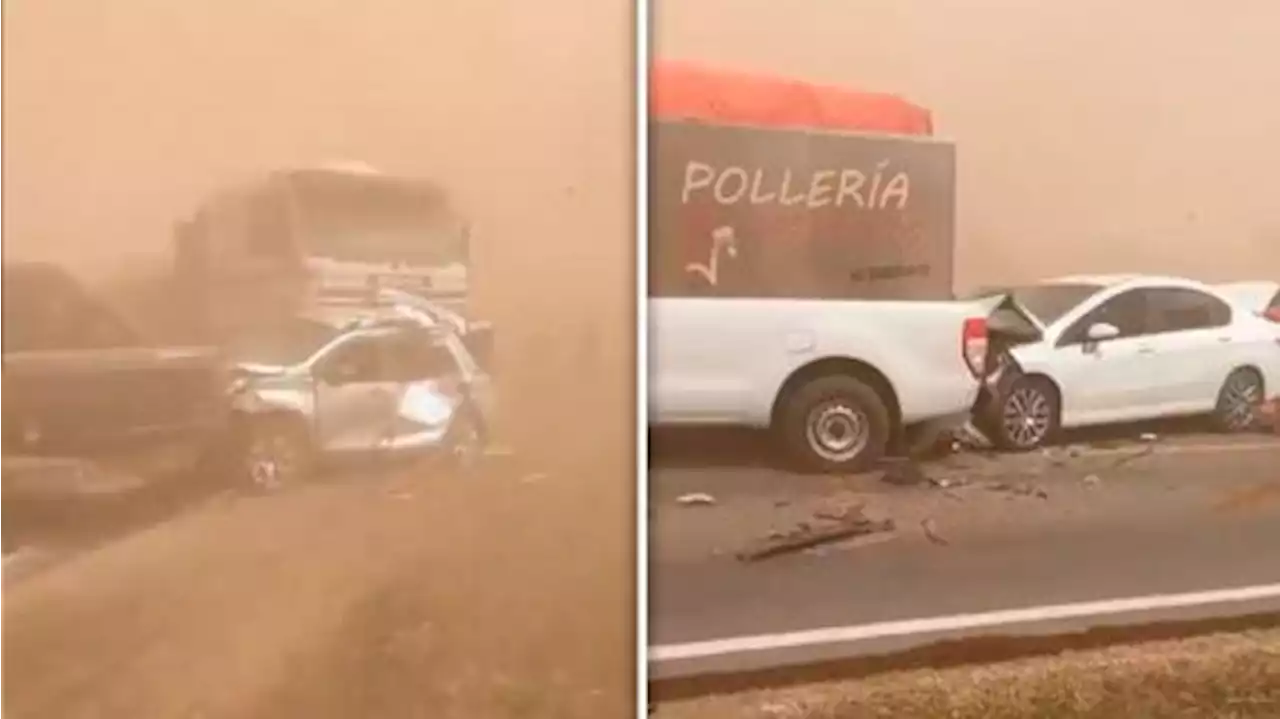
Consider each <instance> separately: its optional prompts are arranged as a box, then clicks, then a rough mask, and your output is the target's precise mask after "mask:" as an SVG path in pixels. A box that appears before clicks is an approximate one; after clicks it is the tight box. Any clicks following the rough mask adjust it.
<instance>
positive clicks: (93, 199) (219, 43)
mask: <svg viewBox="0 0 1280 719" xmlns="http://www.w3.org/2000/svg"><path fill="white" fill-rule="evenodd" d="M631 17H632V15H631V11H630V9H629V8H628V7H627V3H625V2H599V1H593V0H552V2H540V3H522V2H516V1H514V0H433V1H432V2H415V1H413V0H362V2H360V3H351V2H339V1H338V0H219V1H218V2H171V1H170V0H112V1H110V2H108V1H106V0H14V1H13V2H5V3H4V30H5V33H4V60H5V62H4V130H5V135H4V140H5V142H4V181H5V182H4V190H5V198H4V199H5V213H4V233H5V250H6V253H7V254H8V255H9V256H10V257H13V256H22V257H46V258H57V259H60V260H64V261H70V262H72V263H73V264H74V265H75V267H76V269H77V270H78V271H81V272H91V273H102V272H105V271H107V270H110V269H114V268H115V267H117V266H120V265H122V264H129V263H136V262H137V261H140V260H139V258H148V259H149V258H154V257H155V256H157V255H160V254H161V253H167V252H168V242H169V238H170V235H169V233H170V231H171V229H172V226H173V223H174V222H175V221H176V220H178V219H179V218H180V217H182V216H185V215H186V214H188V213H190V212H191V211H192V210H193V209H194V208H195V206H196V204H197V202H198V201H199V200H200V199H201V198H202V197H203V196H204V194H205V193H207V192H209V191H210V190H212V189H214V188H216V187H219V186H222V185H225V184H228V183H232V182H239V181H244V180H251V179H254V178H255V175H256V173H260V172H264V171H266V170H269V169H272V168H277V167H282V166H293V165H300V164H312V163H319V162H326V161H333V160H358V161H364V162H368V163H370V164H372V165H373V166H375V167H377V168H379V169H383V170H386V171H390V172H399V173H409V174H419V175H426V176H430V177H433V178H435V179H438V180H439V181H440V182H441V183H442V184H444V185H446V186H448V187H449V188H451V189H452V190H454V191H455V192H456V194H457V199H458V200H459V201H460V203H461V204H462V205H463V206H464V207H465V208H466V209H467V210H468V212H469V214H470V215H471V216H472V218H473V219H474V222H475V239H476V244H477V252H478V253H480V255H481V261H480V266H479V267H478V268H477V275H479V278H478V281H479V282H480V285H481V293H482V294H484V295H486V299H487V300H490V301H489V302H487V304H488V305H489V306H491V307H494V306H495V305H494V303H493V302H492V300H494V299H498V298H497V297H496V296H497V295H499V294H504V292H505V290H504V289H503V288H504V286H505V285H506V284H507V280H510V279H518V280H520V281H521V282H522V283H523V282H524V281H525V280H528V281H529V282H528V284H522V287H521V289H520V292H519V295H520V299H519V305H520V307H521V308H522V309H524V310H531V309H532V310H535V311H536V310H537V309H538V308H541V307H546V309H547V310H548V311H550V310H551V309H552V307H553V306H555V307H559V306H562V305H565V304H571V303H585V302H590V303H592V304H595V305H598V306H599V311H601V312H604V313H606V314H607V316H608V320H609V321H610V322H617V321H623V320H624V318H625V317H628V316H629V312H630V304H631V300H630V299H629V298H631V297H633V296H634V295H633V292H634V290H633V289H632V284H631V282H632V279H631V278H632V274H633V269H632V267H633V262H632V256H633V251H634V245H633V244H632V238H631V235H632V231H633V229H632V228H633V216H632V213H631V208H632V204H633V203H632V193H633V189H632V188H633V182H632V166H633V163H632V161H631V158H632V156H633V151H632V149H631V148H632V124H633V123H632V122H631V117H632V84H633V74H632V64H633V63H632V61H631V58H632V56H633V50H632V48H633V43H632V35H631V33H632V22H631ZM164 256H165V257H166V258H167V254H165V255H164ZM508 272H511V273H513V275H512V276H508V275H506V273H508ZM552 275H554V276H555V278H556V281H555V282H554V283H551V282H549V281H547V280H548V279H549V278H550V276H552ZM553 285H554V287H555V289H556V291H555V292H551V291H549V290H550V288H551V287H552V286H553ZM497 304H498V305H504V304H507V303H505V302H498V303H497ZM603 305H607V307H605V306H603Z"/></svg>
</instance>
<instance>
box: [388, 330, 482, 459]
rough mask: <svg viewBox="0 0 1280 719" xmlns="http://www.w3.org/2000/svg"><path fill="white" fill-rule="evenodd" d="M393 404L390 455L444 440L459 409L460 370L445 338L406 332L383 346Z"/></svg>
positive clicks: (390, 426) (461, 391) (399, 333)
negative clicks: (392, 451)
mask: <svg viewBox="0 0 1280 719" xmlns="http://www.w3.org/2000/svg"><path fill="white" fill-rule="evenodd" d="M387 349H388V352H387V355H386V356H387V359H388V362H389V370H390V373H391V376H392V377H394V379H395V380H396V381H397V389H396V400H395V405H394V410H393V414H392V416H391V417H390V418H389V421H390V425H389V427H388V431H387V435H388V438H389V442H390V445H389V446H390V447H391V448H392V449H397V450H401V449H427V448H430V447H434V446H437V445H439V444H440V443H441V441H443V440H444V438H445V436H446V434H447V433H448V430H449V427H450V425H451V424H452V422H453V420H454V418H455V417H456V415H457V412H458V409H459V407H461V405H462V401H463V399H462V398H463V394H464V387H463V382H464V381H465V377H464V376H463V371H462V368H461V367H460V366H459V364H458V362H457V359H456V357H455V356H454V354H453V352H451V351H450V349H449V347H447V346H446V345H445V337H444V336H442V335H436V334H435V333H433V332H430V331H427V330H423V329H406V330H403V331H399V332H397V333H396V334H395V335H393V336H392V337H391V341H390V342H389V343H388V346H387Z"/></svg>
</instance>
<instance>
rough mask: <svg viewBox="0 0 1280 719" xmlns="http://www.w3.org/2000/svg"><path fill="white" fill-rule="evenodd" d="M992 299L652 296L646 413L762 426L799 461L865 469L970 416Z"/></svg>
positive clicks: (657, 418)
mask: <svg viewBox="0 0 1280 719" xmlns="http://www.w3.org/2000/svg"><path fill="white" fill-rule="evenodd" d="M1001 299H1003V298H1001V297H996V298H992V299H987V300H983V301H976V302H946V301H940V302H915V301H874V300H852V301H832V300H783V301H779V300H776V299H755V300H753V299H735V300H732V301H726V300H723V299H718V298H707V299H701V298H651V299H650V300H649V305H648V306H649V343H650V367H649V376H650V378H651V379H650V385H649V403H650V404H649V416H650V418H651V420H650V421H651V422H652V423H654V424H657V425H739V426H748V427H758V428H769V429H771V430H772V431H773V432H774V433H775V434H776V436H777V437H778V439H779V440H781V442H782V444H783V446H784V447H785V449H786V450H787V451H788V452H789V454H790V455H791V457H792V458H793V459H794V460H795V461H796V463H797V464H798V465H800V466H801V467H802V468H804V469H807V470H809V471H818V472H834V471H857V470H859V469H864V468H866V467H867V466H869V465H870V464H872V463H873V462H875V461H876V460H877V459H879V458H880V457H881V456H882V455H883V454H884V453H885V451H886V450H887V449H888V447H889V446H890V443H891V442H892V441H893V440H895V439H897V438H902V437H905V436H907V435H908V433H909V432H910V431H911V430H917V431H922V432H925V433H927V435H934V434H935V433H936V432H939V431H943V430H946V429H949V428H952V427H954V426H958V425H960V424H963V423H964V422H965V421H966V420H967V419H968V417H969V413H970V410H971V409H972V407H973V405H974V402H975V400H976V399H977V395H978V390H979V384H980V383H979V378H980V377H982V376H984V375H985V368H986V360H987V349H988V347H987V339H988V338H987V317H988V314H989V313H990V312H991V311H992V310H993V309H994V307H995V305H996V304H998V303H999V302H1000V300H1001Z"/></svg>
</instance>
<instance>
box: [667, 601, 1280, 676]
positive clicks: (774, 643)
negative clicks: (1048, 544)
mask: <svg viewBox="0 0 1280 719" xmlns="http://www.w3.org/2000/svg"><path fill="white" fill-rule="evenodd" d="M1263 599H1280V584H1264V585H1258V586H1252V587H1237V588H1234V589H1218V590H1212V591H1204V592H1190V593H1186V594H1156V595H1151V596H1145V597H1128V598H1123V599H1107V600H1102V601H1094V602H1080V603H1075V604H1056V605H1049V606H1041V607H1027V608H1024V609H1006V610H1000V611H994V612H982V613H978V614H958V615H954V616H947V617H929V618H926V619H907V620H902V621H894V622H878V623H875V624H861V625H854V626H847V627H826V628H822V629H809V630H805V631H799V632H786V633H782V634H762V635H757V636H749V637H733V638H729V639H712V640H709V641H702V642H690V643H687V644H664V645H658V646H653V647H650V648H649V661H650V662H669V661H678V660H682V659H705V658H708V657H720V656H726V655H732V654H745V653H749V652H762V651H771V650H778V649H794V648H797V647H813V646H821V645H831V644H845V643H850V642H860V641H868V640H873V639H884V638H888V637H906V636H913V635H917V634H933V633H938V632H954V631H961V630H967V629H987V628H992V627H1005V626H1010V625H1017V624H1030V623H1035V622H1046V621H1055V620H1063V619H1080V618H1084V617H1103V616H1108V615H1115V614H1126V613H1130V612H1147V611H1155V610H1160V609H1180V608H1186V607H1200V606H1208V605H1213V604H1238V603H1242V602H1252V601H1258V600H1263Z"/></svg>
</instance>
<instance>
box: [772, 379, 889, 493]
mask: <svg viewBox="0 0 1280 719" xmlns="http://www.w3.org/2000/svg"><path fill="white" fill-rule="evenodd" d="M824 414H825V415H826V417H825V418H824V416H823V415H824ZM823 424H826V428H825V431H824V428H823V426H822V425H823ZM837 428H840V432H845V431H847V432H852V433H853V434H852V436H851V438H850V440H849V441H850V442H851V445H850V446H849V447H848V448H844V449H843V450H841V449H840V448H839V447H835V446H832V445H834V444H838V443H843V442H844V435H841V436H840V437H838V438H837V437H834V436H833V434H835V433H836V429H837ZM774 431H775V432H776V433H777V435H778V438H779V440H780V441H781V443H782V446H783V448H784V449H785V450H786V452H787V454H788V455H789V456H790V458H791V459H792V461H793V462H794V463H795V464H796V465H797V466H798V468H799V469H801V470H802V471H806V472H815V473H818V472H821V473H835V472H861V471H864V470H867V469H869V468H870V467H871V466H872V465H874V464H875V463H876V462H877V461H878V460H879V459H880V458H881V457H883V456H884V453H885V449H886V448H887V447H888V444H889V440H890V437H891V435H892V427H891V426H890V419H889V410H888V408H887V407H886V406H885V402H884V400H883V399H882V398H881V397H880V395H879V394H878V393H877V392H876V391H875V390H874V389H872V388H871V387H869V386H868V385H866V384H865V383H863V382H862V381H860V380H858V379H855V378H853V377H849V376H845V375H828V376H825V377H818V378H816V379H813V380H810V381H808V382H806V383H805V384H803V385H801V386H800V387H798V388H796V389H795V390H794V391H793V392H790V393H789V394H788V395H787V396H786V397H784V398H783V400H782V406H781V407H780V409H779V412H778V416H777V418H776V420H775V426H774ZM824 434H825V435H826V436H827V439H828V440H829V441H828V442H826V447H825V448H824V446H823V445H824V441H823V438H822V437H823V435H824Z"/></svg>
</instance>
